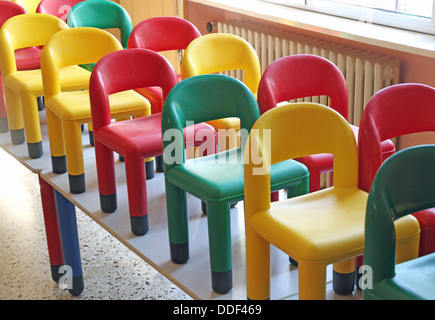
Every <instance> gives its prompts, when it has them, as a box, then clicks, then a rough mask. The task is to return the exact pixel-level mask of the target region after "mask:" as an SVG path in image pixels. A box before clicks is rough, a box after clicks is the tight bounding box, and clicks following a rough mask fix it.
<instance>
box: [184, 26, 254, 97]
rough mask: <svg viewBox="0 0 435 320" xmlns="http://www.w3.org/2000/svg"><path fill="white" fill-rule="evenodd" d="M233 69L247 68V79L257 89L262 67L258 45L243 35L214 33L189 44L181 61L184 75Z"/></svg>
mask: <svg viewBox="0 0 435 320" xmlns="http://www.w3.org/2000/svg"><path fill="white" fill-rule="evenodd" d="M229 70H243V76H244V79H243V82H244V83H245V84H246V85H247V87H248V88H249V89H250V90H251V92H252V93H254V94H256V93H257V90H258V83H259V81H260V77H261V68H260V62H259V59H258V56H257V53H256V52H255V50H254V48H253V47H252V46H251V45H250V44H249V43H248V42H247V41H246V40H244V39H243V38H241V37H239V36H236V35H232V34H226V33H211V34H207V35H203V36H201V37H199V38H196V39H195V40H193V41H192V42H191V43H190V44H189V46H188V47H187V49H186V51H185V52H184V57H183V61H182V63H181V78H182V79H186V78H189V77H192V76H196V75H201V74H210V73H218V72H222V71H229Z"/></svg>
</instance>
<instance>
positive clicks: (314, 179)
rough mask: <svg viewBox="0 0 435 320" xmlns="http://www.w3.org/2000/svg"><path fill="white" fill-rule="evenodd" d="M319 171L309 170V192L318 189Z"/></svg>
mask: <svg viewBox="0 0 435 320" xmlns="http://www.w3.org/2000/svg"><path fill="white" fill-rule="evenodd" d="M320 177H321V172H320V171H318V170H310V192H314V191H319V190H320V181H321V180H320Z"/></svg>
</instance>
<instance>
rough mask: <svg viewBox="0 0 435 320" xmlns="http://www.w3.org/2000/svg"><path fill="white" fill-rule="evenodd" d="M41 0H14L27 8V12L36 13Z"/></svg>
mask: <svg viewBox="0 0 435 320" xmlns="http://www.w3.org/2000/svg"><path fill="white" fill-rule="evenodd" d="M40 1H41V0H13V2H14V3H16V4H18V5H20V6H21V7H23V8H24V9H26V11H27V13H35V12H36V8H37V7H38V5H39V2H40Z"/></svg>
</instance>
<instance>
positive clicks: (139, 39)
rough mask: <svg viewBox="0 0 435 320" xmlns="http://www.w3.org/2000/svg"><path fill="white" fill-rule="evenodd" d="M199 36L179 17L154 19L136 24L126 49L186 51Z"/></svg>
mask: <svg viewBox="0 0 435 320" xmlns="http://www.w3.org/2000/svg"><path fill="white" fill-rule="evenodd" d="M200 36H201V33H200V32H199V31H198V29H197V28H196V27H195V26H194V25H193V24H192V23H191V22H189V21H187V20H185V19H182V18H179V17H154V18H150V19H146V20H144V21H142V22H140V23H138V24H137V25H136V26H135V27H134V28H133V31H132V32H131V34H130V37H129V41H128V48H143V49H149V50H153V51H156V52H160V51H169V50H182V49H186V48H187V46H188V45H189V43H190V42H191V41H192V40H193V39H195V38H198V37H200Z"/></svg>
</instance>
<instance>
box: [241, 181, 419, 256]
mask: <svg viewBox="0 0 435 320" xmlns="http://www.w3.org/2000/svg"><path fill="white" fill-rule="evenodd" d="M367 197H368V193H367V192H365V191H362V190H360V189H358V188H349V189H344V188H336V187H331V188H327V189H324V190H320V191H318V192H315V193H310V194H307V195H303V196H300V197H296V198H292V199H287V200H284V201H280V202H273V203H272V204H271V208H270V209H269V210H267V211H263V212H258V213H255V214H254V215H253V216H252V218H250V219H249V225H250V226H251V227H252V228H253V229H254V230H255V231H256V232H257V233H258V234H260V235H261V236H262V237H264V238H265V239H266V240H268V241H270V242H271V243H273V244H274V245H275V246H277V247H278V248H280V249H281V250H283V251H285V252H286V253H287V254H289V255H290V256H291V257H292V258H294V259H296V260H298V259H301V260H305V261H313V262H314V261H325V263H326V264H329V263H331V262H334V261H339V260H341V259H346V258H349V257H353V256H357V255H359V254H361V253H363V247H364V241H363V240H364V221H365V207H366V202H367ZM406 218H407V219H403V220H402V219H400V220H398V221H397V224H396V230H397V234H398V235H401V236H402V237H404V238H408V237H409V236H410V235H412V234H415V233H418V232H419V225H418V222H417V221H416V219H415V218H414V217H412V216H409V217H406ZM398 228H399V229H400V230H399V229H398ZM281 235H282V236H281ZM270 236H273V238H271V239H268V238H269V237H270Z"/></svg>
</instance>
